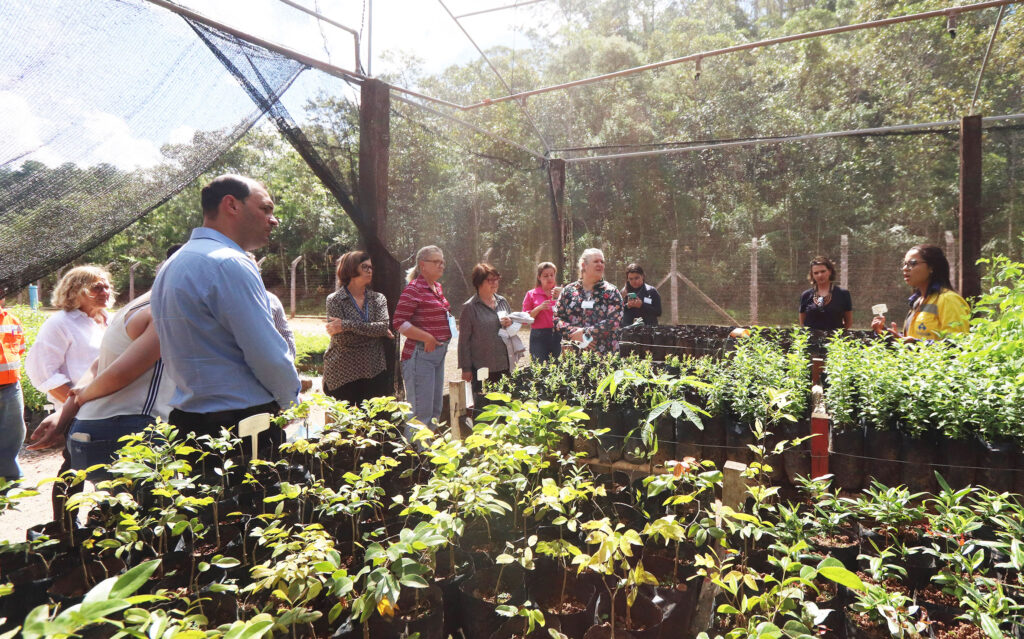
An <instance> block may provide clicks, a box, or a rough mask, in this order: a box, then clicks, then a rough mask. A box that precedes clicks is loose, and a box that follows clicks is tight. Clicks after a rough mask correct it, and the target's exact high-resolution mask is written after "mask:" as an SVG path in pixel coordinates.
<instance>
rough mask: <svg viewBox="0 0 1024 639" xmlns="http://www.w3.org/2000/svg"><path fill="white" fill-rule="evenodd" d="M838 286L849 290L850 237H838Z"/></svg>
mask: <svg viewBox="0 0 1024 639" xmlns="http://www.w3.org/2000/svg"><path fill="white" fill-rule="evenodd" d="M839 286H841V287H842V288H845V289H846V290H850V236H849V235H845V234H844V235H840V236H839Z"/></svg>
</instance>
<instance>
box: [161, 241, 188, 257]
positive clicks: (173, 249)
mask: <svg viewBox="0 0 1024 639" xmlns="http://www.w3.org/2000/svg"><path fill="white" fill-rule="evenodd" d="M183 246H185V245H184V244H171V245H170V246H168V247H167V253H166V254H165V255H164V259H165V260H169V259H171V256H172V255H174V254H175V253H177V252H178V249H180V248H181V247H183Z"/></svg>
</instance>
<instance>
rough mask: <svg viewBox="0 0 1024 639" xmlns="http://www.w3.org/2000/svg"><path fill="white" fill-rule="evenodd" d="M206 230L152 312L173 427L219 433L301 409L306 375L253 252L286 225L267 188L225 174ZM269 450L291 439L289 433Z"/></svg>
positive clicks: (212, 196)
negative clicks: (276, 318) (278, 324)
mask: <svg viewBox="0 0 1024 639" xmlns="http://www.w3.org/2000/svg"><path fill="white" fill-rule="evenodd" d="M201 198H202V208H203V226H202V227H200V228H197V229H193V230H192V237H191V239H190V240H189V241H188V243H187V244H185V245H184V246H183V247H182V248H181V250H179V251H178V252H177V253H175V254H174V256H173V257H172V258H171V259H170V260H169V261H168V262H167V263H166V264H165V265H164V267H163V268H162V269H160V272H159V274H158V275H157V278H156V281H155V282H154V283H153V294H152V308H153V318H154V319H155V320H156V330H157V334H158V336H159V338H160V350H161V354H162V357H163V360H164V366H165V367H166V369H167V373H168V374H169V375H170V377H171V379H173V380H174V383H175V385H176V387H177V388H176V390H175V393H174V397H173V398H172V399H171V407H172V408H173V409H174V410H172V412H171V414H170V422H171V423H172V424H174V425H175V426H177V427H178V428H179V429H181V431H182V432H188V431H193V432H195V433H196V434H197V435H204V434H214V435H215V434H217V433H219V432H220V428H221V427H229V428H234V427H235V426H237V424H238V422H239V421H241V420H242V419H244V418H246V417H249V416H250V415H255V414H258V413H263V412H270V413H274V412H277V411H278V410H280V409H281V408H286V407H287V406H289V405H290V404H291V403H293V402H295V401H297V399H298V394H299V376H298V373H297V372H296V371H295V366H294V365H293V364H292V360H291V358H290V357H289V354H288V345H287V344H286V343H285V341H284V338H282V337H281V335H280V333H278V332H277V329H276V328H275V327H274V322H273V320H272V319H271V310H270V301H269V300H268V298H267V292H266V289H265V288H264V287H263V281H262V280H261V279H260V275H259V271H258V270H257V269H256V265H255V264H254V263H253V262H252V260H250V259H249V258H248V257H247V256H246V254H245V251H252V250H255V249H257V248H259V247H261V246H264V245H266V243H267V241H268V240H269V239H270V232H271V231H272V230H273V229H274V227H275V226H277V224H278V221H277V218H275V217H274V201H273V200H272V199H271V197H270V195H269V194H268V193H267V189H266V187H264V186H263V185H262V184H260V183H259V182H256V181H255V180H252V179H250V178H247V177H242V176H240V175H222V176H220V177H218V178H216V179H214V180H213V181H212V182H210V183H209V184H207V185H206V186H205V187H203V190H202V194H201ZM264 435H265V436H264V437H263V438H262V439H261V444H263V445H267V444H273V443H276V442H279V441H280V440H281V432H280V429H273V432H271V433H269V434H267V433H265V434H264Z"/></svg>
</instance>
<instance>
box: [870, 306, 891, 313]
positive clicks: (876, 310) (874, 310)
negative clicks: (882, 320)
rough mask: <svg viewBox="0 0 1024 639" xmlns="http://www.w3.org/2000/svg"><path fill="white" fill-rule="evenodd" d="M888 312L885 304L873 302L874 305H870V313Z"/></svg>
mask: <svg viewBox="0 0 1024 639" xmlns="http://www.w3.org/2000/svg"><path fill="white" fill-rule="evenodd" d="M888 312H889V307H888V306H886V305H885V304H875V305H874V306H872V307H871V314H872V315H885V314H886V313H888Z"/></svg>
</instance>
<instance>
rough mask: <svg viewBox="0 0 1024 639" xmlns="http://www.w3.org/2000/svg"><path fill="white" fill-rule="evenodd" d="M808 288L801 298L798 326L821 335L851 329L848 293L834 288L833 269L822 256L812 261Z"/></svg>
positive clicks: (828, 261)
mask: <svg viewBox="0 0 1024 639" xmlns="http://www.w3.org/2000/svg"><path fill="white" fill-rule="evenodd" d="M807 279H808V280H810V282H811V288H809V289H807V290H806V291H804V292H803V294H802V295H801V296H800V326H806V327H807V328H813V329H817V330H820V331H834V330H837V329H840V328H845V329H850V328H852V327H853V301H852V300H851V298H850V291H847V290H846V289H843V288H840V287H839V286H836V265H835V264H834V263H833V262H832V260H830V259H828V258H827V257H824V256H821V255H819V256H817V257H815V258H814V259H813V260H811V270H810V271H809V272H808V274H807Z"/></svg>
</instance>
